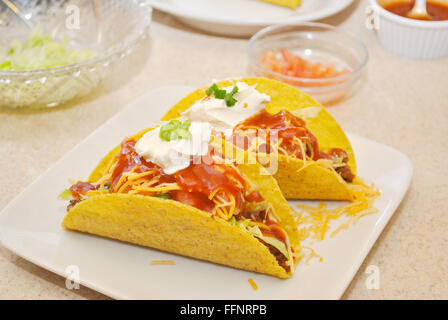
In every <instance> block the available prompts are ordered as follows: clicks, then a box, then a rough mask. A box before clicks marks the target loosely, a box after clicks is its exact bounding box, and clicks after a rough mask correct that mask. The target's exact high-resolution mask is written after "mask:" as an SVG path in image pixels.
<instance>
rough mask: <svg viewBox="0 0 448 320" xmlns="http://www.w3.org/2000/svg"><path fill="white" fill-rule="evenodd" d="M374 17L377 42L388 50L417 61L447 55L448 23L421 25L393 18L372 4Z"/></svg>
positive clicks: (373, 1)
mask: <svg viewBox="0 0 448 320" xmlns="http://www.w3.org/2000/svg"><path fill="white" fill-rule="evenodd" d="M369 1H370V5H371V6H372V8H373V10H374V12H375V16H374V19H376V20H375V27H376V28H375V29H376V32H377V35H378V39H379V40H380V43H381V44H382V46H383V47H385V48H386V49H387V50H389V51H391V52H393V53H395V54H398V55H401V56H404V57H408V58H414V59H436V58H441V57H444V56H447V55H448V21H447V20H444V21H421V20H415V19H408V18H404V17H400V16H399V15H396V14H393V13H391V12H389V11H387V10H386V9H384V8H383V7H381V6H380V5H379V4H378V3H381V1H377V0H369Z"/></svg>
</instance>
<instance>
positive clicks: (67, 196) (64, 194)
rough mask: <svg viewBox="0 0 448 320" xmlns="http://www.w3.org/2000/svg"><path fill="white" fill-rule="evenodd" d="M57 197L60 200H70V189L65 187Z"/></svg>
mask: <svg viewBox="0 0 448 320" xmlns="http://www.w3.org/2000/svg"><path fill="white" fill-rule="evenodd" d="M58 198H59V199H62V200H70V199H71V198H72V191H71V190H70V189H65V190H64V191H62V192H61V193H60V194H59V196H58Z"/></svg>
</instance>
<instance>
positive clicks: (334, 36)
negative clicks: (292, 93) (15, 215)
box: [248, 22, 368, 105]
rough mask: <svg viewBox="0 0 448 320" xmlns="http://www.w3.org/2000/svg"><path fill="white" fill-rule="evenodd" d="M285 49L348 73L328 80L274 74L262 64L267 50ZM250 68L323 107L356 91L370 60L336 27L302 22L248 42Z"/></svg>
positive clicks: (358, 44) (362, 48)
mask: <svg viewBox="0 0 448 320" xmlns="http://www.w3.org/2000/svg"><path fill="white" fill-rule="evenodd" d="M282 49H284V50H287V51H289V52H291V53H293V54H295V55H298V56H300V57H301V58H302V59H305V60H306V61H307V62H310V63H313V64H315V63H322V64H323V65H329V64H331V65H333V66H334V67H335V69H336V70H345V72H346V73H344V74H340V75H337V76H332V77H328V78H300V77H295V76H291V75H285V74H283V73H280V72H275V71H272V70H271V69H269V68H268V67H267V66H265V65H263V63H262V62H263V58H264V56H265V53H266V52H267V51H271V52H274V53H275V54H276V55H279V52H280V51H281V50H282ZM248 53H249V60H250V68H251V71H252V72H253V73H255V75H257V76H263V77H267V78H271V79H276V80H278V81H282V82H286V83H289V84H291V85H294V86H295V87H297V88H298V89H300V90H301V91H303V92H305V93H307V94H309V95H311V96H312V97H313V98H315V99H316V100H317V101H319V102H321V103H323V104H327V105H328V104H331V103H335V102H338V101H340V100H341V99H342V98H343V97H345V96H347V95H348V94H349V93H351V92H353V91H354V88H356V86H355V83H356V82H357V81H358V80H359V79H360V77H361V75H362V71H363V70H364V69H365V66H366V64H367V61H368V51H367V48H366V47H365V45H364V44H363V43H362V41H361V40H359V39H358V38H357V37H356V36H354V35H352V34H350V33H348V32H345V31H342V30H340V29H338V28H335V27H333V26H330V25H327V24H322V23H312V22H302V23H296V24H282V25H274V26H270V27H267V28H264V29H262V30H260V31H259V32H258V33H256V34H255V35H254V36H253V37H252V38H251V39H250V41H249V46H248Z"/></svg>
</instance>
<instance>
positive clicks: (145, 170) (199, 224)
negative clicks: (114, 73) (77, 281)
mask: <svg viewBox="0 0 448 320" xmlns="http://www.w3.org/2000/svg"><path fill="white" fill-rule="evenodd" d="M229 149H230V150H231V152H226V150H229ZM247 160H248V158H247V153H246V152H244V151H243V150H240V149H238V148H237V147H235V146H234V145H232V144H230V143H227V142H225V141H224V140H222V139H220V138H219V137H217V136H214V130H213V129H212V128H211V126H210V124H209V123H204V122H196V121H192V122H190V121H188V120H185V121H181V120H173V121H170V122H168V123H166V124H164V125H162V126H159V127H157V128H154V129H148V130H144V131H142V132H140V133H138V134H136V135H135V136H133V137H131V138H126V139H124V140H123V142H122V143H121V145H119V146H117V147H116V148H115V149H113V150H112V151H111V152H110V153H109V154H108V155H107V156H106V157H105V158H103V160H102V161H101V162H100V164H99V165H98V166H97V168H96V169H95V170H94V171H93V172H92V173H91V175H90V177H89V179H88V180H87V181H78V182H76V183H74V184H73V185H72V186H71V187H70V188H69V189H68V192H69V194H70V196H71V197H72V199H71V201H70V203H69V205H68V207H67V215H66V216H65V219H64V221H63V223H62V225H63V226H64V227H65V228H67V229H70V230H76V231H81V232H87V233H90V234H95V235H99V236H103V237H109V238H113V239H117V240H121V241H126V242H130V243H134V244H138V245H142V246H148V247H152V248H156V249H159V250H163V251H168V252H172V253H176V254H180V255H184V256H189V257H193V258H197V259H201V260H207V261H211V262H215V263H219V264H223V265H228V266H232V267H235V268H240V269H245V270H250V271H255V272H260V273H265V274H269V275H273V276H276V277H279V278H288V277H290V276H291V275H292V273H293V272H294V267H295V263H296V260H297V257H298V251H299V250H300V247H299V236H298V231H297V225H296V223H295V221H294V218H293V216H292V213H291V209H290V207H289V205H288V203H287V202H286V200H285V198H284V197H283V195H282V194H281V191H280V189H279V187H278V185H277V183H276V181H275V179H274V178H273V177H272V176H271V175H269V174H268V173H267V172H266V170H265V169H264V168H263V167H262V166H261V165H260V164H258V163H257V162H256V161H247Z"/></svg>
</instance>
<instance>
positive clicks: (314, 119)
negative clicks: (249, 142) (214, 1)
mask: <svg viewBox="0 0 448 320" xmlns="http://www.w3.org/2000/svg"><path fill="white" fill-rule="evenodd" d="M237 81H242V82H245V83H247V84H248V85H256V86H257V87H256V88H257V90H258V91H260V92H262V93H265V94H267V95H269V96H270V97H271V102H270V103H269V104H268V105H267V106H266V109H267V111H269V112H270V113H277V112H279V111H281V110H288V111H291V112H292V113H295V114H297V113H300V112H301V111H302V112H305V113H306V111H307V110H312V112H311V113H313V115H311V116H309V117H304V116H303V115H302V114H297V115H298V116H301V117H302V118H303V117H304V119H305V120H306V123H307V127H308V128H309V129H310V130H311V132H312V133H313V134H314V135H315V136H316V138H317V140H318V142H319V147H320V148H321V149H322V148H341V149H344V150H345V151H346V152H347V154H348V157H349V162H348V164H349V165H350V167H351V169H352V171H353V173H356V162H355V157H354V154H353V149H352V147H351V145H350V142H349V140H348V139H347V136H346V135H345V133H344V131H343V130H342V129H341V127H340V126H339V124H338V123H337V122H336V120H335V119H334V118H333V117H332V116H331V115H330V114H329V113H328V112H327V111H326V110H325V108H324V107H322V106H321V105H320V104H319V103H318V102H317V101H315V100H314V99H313V98H311V97H310V96H308V95H306V94H305V93H303V92H301V91H300V90H298V89H296V88H294V87H292V86H290V85H288V84H285V83H282V82H279V81H276V80H270V79H266V78H242V79H235V80H230V81H221V82H219V83H218V86H219V87H221V88H222V87H226V86H230V85H232V84H233V83H236V82H237ZM206 89H207V87H203V88H201V89H198V90H196V91H194V92H192V93H190V94H189V95H188V96H186V97H185V98H183V99H182V100H180V101H179V102H178V103H177V104H176V105H175V106H173V107H172V108H171V110H169V111H168V112H167V113H166V114H165V116H164V117H163V118H162V120H171V119H174V118H178V117H179V116H181V113H182V112H184V111H186V110H187V109H188V108H189V107H190V106H192V105H193V104H194V102H196V101H197V100H199V99H202V98H203V97H205V96H206V93H205V90H206ZM274 177H275V179H276V180H277V182H278V184H279V186H280V189H281V190H282V192H283V195H284V196H285V197H286V198H287V199H322V200H352V195H351V192H350V190H349V185H348V184H347V183H346V182H345V181H344V180H343V179H342V178H341V177H340V176H339V175H338V174H337V173H336V172H334V171H331V170H328V169H327V168H324V167H322V166H321V165H320V164H319V163H318V162H315V161H314V163H309V161H307V165H305V166H304V162H303V160H300V159H297V158H293V157H286V156H284V155H280V156H279V158H278V171H277V172H276V173H275V174H274Z"/></svg>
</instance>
